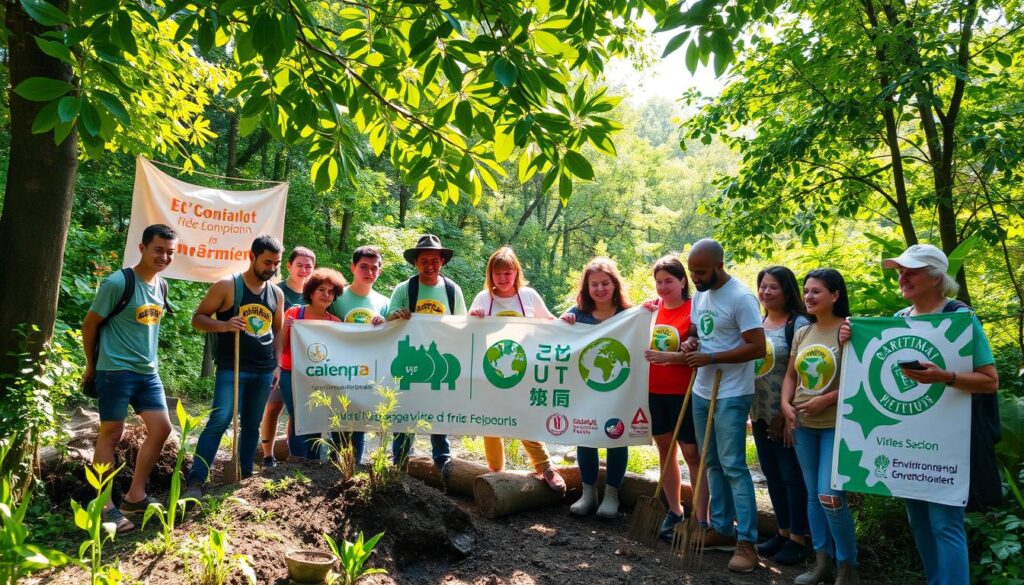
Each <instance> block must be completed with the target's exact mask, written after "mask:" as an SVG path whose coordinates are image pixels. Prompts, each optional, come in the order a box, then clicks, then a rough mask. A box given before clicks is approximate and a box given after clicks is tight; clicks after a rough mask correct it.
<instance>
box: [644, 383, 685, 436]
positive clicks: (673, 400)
mask: <svg viewBox="0 0 1024 585" xmlns="http://www.w3.org/2000/svg"><path fill="white" fill-rule="evenodd" d="M685 398H686V395H685V394H648V395H647V399H648V402H647V405H648V407H649V408H650V411H651V434H653V435H655V436H657V435H664V434H670V433H671V432H672V431H673V430H675V428H676V420H677V419H678V418H679V410H680V409H682V408H683V400H684V399H685ZM676 440H678V441H682V442H683V443H690V444H694V445H695V444H696V443H697V433H696V432H695V431H694V429H693V404H690V405H689V406H687V407H686V414H684V415H683V424H682V426H680V428H679V435H677V436H676Z"/></svg>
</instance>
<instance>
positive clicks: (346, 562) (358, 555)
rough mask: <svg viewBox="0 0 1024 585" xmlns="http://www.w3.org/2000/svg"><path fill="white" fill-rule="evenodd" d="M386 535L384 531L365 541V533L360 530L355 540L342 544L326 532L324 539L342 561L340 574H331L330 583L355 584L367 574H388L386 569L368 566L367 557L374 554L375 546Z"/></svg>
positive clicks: (342, 542)
mask: <svg viewBox="0 0 1024 585" xmlns="http://www.w3.org/2000/svg"><path fill="white" fill-rule="evenodd" d="M382 536H384V533H383V532H381V533H378V534H377V535H376V536H374V537H373V538H371V539H370V540H367V541H366V542H363V533H362V532H360V533H359V535H358V536H356V541H355V542H349V541H347V540H342V541H341V546H340V547H339V546H338V543H337V542H335V540H334V539H333V538H331V535H329V534H326V533H325V534H324V540H325V541H327V546H329V547H330V549H331V552H332V553H334V556H335V557H337V558H338V560H339V561H341V570H342V572H341V573H340V574H333V573H332V574H331V577H330V583H336V584H340V585H353V584H354V583H355V582H356V581H358V580H359V579H361V578H362V577H365V576H366V575H375V574H387V571H385V570H384V569H372V568H366V567H364V565H365V564H366V561H367V559H369V558H370V555H371V554H373V548H374V547H375V546H377V542H378V541H379V540H380V538H381V537H382Z"/></svg>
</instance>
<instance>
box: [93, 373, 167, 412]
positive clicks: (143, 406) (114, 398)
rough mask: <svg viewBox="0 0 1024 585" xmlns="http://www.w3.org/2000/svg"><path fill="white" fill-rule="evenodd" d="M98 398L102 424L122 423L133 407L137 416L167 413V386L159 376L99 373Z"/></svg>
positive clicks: (97, 376) (97, 381)
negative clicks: (143, 413)
mask: <svg viewBox="0 0 1024 585" xmlns="http://www.w3.org/2000/svg"><path fill="white" fill-rule="evenodd" d="M96 394H97V402H98V404H99V411H100V420H101V421H122V420H124V419H125V417H127V416H128V405H129V404H131V405H132V408H133V409H134V410H135V414H139V413H142V412H147V411H150V410H167V398H166V397H165V396H164V385H163V382H161V381H160V376H158V375H157V374H138V373H135V372H132V371H130V370H117V371H113V372H105V371H102V370H100V371H97V372H96Z"/></svg>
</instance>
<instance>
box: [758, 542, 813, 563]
mask: <svg viewBox="0 0 1024 585" xmlns="http://www.w3.org/2000/svg"><path fill="white" fill-rule="evenodd" d="M758 552H761V549H760V547H758ZM809 553H810V549H809V548H808V547H807V546H806V545H803V544H800V543H799V542H797V541H795V540H789V539H786V544H784V545H782V548H781V549H779V552H777V553H775V554H774V555H771V557H772V560H773V561H775V562H776V563H778V564H780V565H783V566H786V567H792V566H794V565H799V564H800V563H803V562H804V561H806V560H807V557H808V556H809ZM765 556H768V555H765Z"/></svg>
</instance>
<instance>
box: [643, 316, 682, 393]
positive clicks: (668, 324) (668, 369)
mask: <svg viewBox="0 0 1024 585" xmlns="http://www.w3.org/2000/svg"><path fill="white" fill-rule="evenodd" d="M689 332H690V300H689V299H687V300H685V301H683V304H681V305H679V306H678V307H676V308H674V309H666V308H665V307H664V306H661V307H659V308H658V316H657V318H655V320H654V330H653V331H652V332H651V349H657V350H660V351H679V346H680V344H682V342H683V341H685V340H686V336H687V335H688V334H689ZM690 372H691V369H690V366H687V365H683V364H668V365H660V364H651V379H650V387H649V390H650V393H651V394H686V386H687V384H689V383H690Z"/></svg>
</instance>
